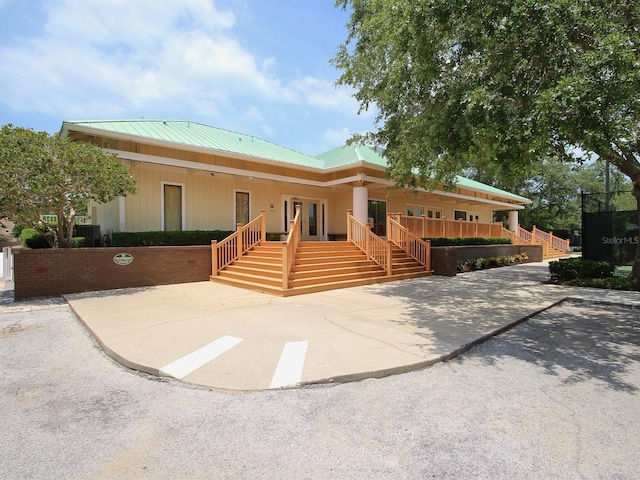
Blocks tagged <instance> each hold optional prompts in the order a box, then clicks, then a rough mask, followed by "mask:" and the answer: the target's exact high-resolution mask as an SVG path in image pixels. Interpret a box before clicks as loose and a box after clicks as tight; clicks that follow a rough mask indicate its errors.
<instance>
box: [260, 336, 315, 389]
mask: <svg viewBox="0 0 640 480" xmlns="http://www.w3.org/2000/svg"><path fill="white" fill-rule="evenodd" d="M308 346H309V341H308V340H304V341H302V342H287V343H286V344H285V346H284V348H283V349H282V354H281V355H280V361H279V362H278V366H277V367H276V371H275V373H274V374H273V378H272V379H271V385H270V386H269V388H279V387H285V386H287V385H293V384H296V383H299V382H300V379H301V378H302V369H303V368H304V359H305V357H306V355H307V347H308Z"/></svg>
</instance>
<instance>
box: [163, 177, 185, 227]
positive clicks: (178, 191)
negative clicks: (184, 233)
mask: <svg viewBox="0 0 640 480" xmlns="http://www.w3.org/2000/svg"><path fill="white" fill-rule="evenodd" d="M183 228H184V188H183V185H182V184H179V183H168V182H163V183H162V229H163V230H164V231H166V232H170V231H176V230H183Z"/></svg>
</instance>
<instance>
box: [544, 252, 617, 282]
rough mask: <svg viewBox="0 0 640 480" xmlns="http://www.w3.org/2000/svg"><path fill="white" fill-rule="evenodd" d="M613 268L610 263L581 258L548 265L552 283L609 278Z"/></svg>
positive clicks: (611, 275)
mask: <svg viewBox="0 0 640 480" xmlns="http://www.w3.org/2000/svg"><path fill="white" fill-rule="evenodd" d="M615 268H616V267H615V265H614V264H613V263H610V262H604V261H598V260H585V259H583V258H563V259H560V260H558V261H555V262H551V263H549V272H550V273H551V280H552V281H554V282H567V281H569V280H584V279H591V278H610V277H613V272H614V271H615Z"/></svg>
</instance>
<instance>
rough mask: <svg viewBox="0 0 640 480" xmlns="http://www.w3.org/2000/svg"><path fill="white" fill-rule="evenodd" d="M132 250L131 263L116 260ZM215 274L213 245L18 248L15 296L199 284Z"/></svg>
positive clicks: (20, 297)
mask: <svg viewBox="0 0 640 480" xmlns="http://www.w3.org/2000/svg"><path fill="white" fill-rule="evenodd" d="M119 253H128V254H130V255H132V256H133V261H132V262H131V263H130V264H128V265H118V264H116V263H115V262H114V261H113V258H114V257H115V256H116V255H117V254H119ZM209 275H211V247H210V246H208V245H202V246H200V245H198V246H188V247H135V248H120V247H112V248H69V249H66V248H64V249H38V250H30V249H25V248H20V249H15V250H14V286H15V291H14V295H15V299H16V300H20V299H24V298H30V297H42V296H51V295H60V294H64V293H79V292H90V291H96V290H110V289H115V288H128V287H147V286H153V285H167V284H171V283H186V282H201V281H206V280H209Z"/></svg>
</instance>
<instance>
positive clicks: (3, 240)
mask: <svg viewBox="0 0 640 480" xmlns="http://www.w3.org/2000/svg"><path fill="white" fill-rule="evenodd" d="M10 240H11V239H9V238H7V237H5V236H4V235H0V243H2V242H9V241H10Z"/></svg>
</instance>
